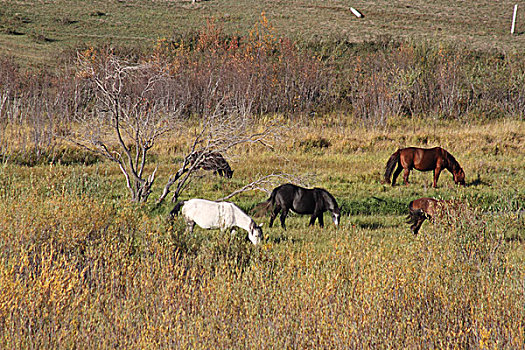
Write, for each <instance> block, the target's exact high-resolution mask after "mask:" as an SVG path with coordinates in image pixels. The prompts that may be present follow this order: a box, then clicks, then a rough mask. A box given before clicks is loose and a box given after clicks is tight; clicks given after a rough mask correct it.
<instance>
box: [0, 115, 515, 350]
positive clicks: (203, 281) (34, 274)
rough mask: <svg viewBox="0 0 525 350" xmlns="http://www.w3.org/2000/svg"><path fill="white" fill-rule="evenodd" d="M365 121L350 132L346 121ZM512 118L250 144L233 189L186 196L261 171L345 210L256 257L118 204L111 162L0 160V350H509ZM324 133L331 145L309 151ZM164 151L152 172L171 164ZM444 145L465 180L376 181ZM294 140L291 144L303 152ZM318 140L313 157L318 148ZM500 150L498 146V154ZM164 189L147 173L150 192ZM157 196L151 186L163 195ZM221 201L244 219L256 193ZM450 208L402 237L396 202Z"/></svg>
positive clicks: (205, 181)
mask: <svg viewBox="0 0 525 350" xmlns="http://www.w3.org/2000/svg"><path fill="white" fill-rule="evenodd" d="M358 125H359V124H358ZM523 130H525V129H524V127H523V122H519V121H512V120H510V121H508V120H502V121H497V122H489V123H471V124H469V125H465V124H463V123H458V122H443V121H433V120H426V121H425V123H421V122H420V121H415V120H399V119H393V120H391V122H390V123H389V124H388V125H387V126H385V127H384V128H377V129H374V130H370V129H368V128H364V127H360V126H357V127H356V126H354V125H353V123H352V120H351V119H350V118H349V117H341V116H332V117H327V118H324V119H319V120H316V121H315V122H311V121H296V122H294V123H290V129H289V131H288V132H287V133H286V135H285V136H286V140H287V141H286V142H282V143H279V144H278V145H276V146H275V148H274V149H273V150H271V151H269V150H265V149H264V148H259V147H256V146H251V147H244V148H243V149H241V150H238V152H236V155H235V156H233V157H232V158H231V159H230V161H231V165H232V167H233V169H234V170H235V174H234V177H233V179H231V180H227V179H223V178H218V177H216V176H214V175H212V174H211V173H206V172H204V171H202V170H201V171H199V172H198V174H197V179H196V180H194V181H193V182H192V184H191V185H190V187H189V188H188V190H187V192H186V193H185V194H184V195H183V197H184V198H191V197H194V196H198V197H204V198H210V199H216V198H220V197H222V196H224V195H226V194H229V193H230V192H232V191H233V190H235V189H238V188H240V187H242V185H243V184H245V183H247V182H250V181H252V180H253V179H254V177H257V176H258V175H261V174H267V173H271V172H275V171H276V170H277V171H282V172H287V173H293V174H300V175H303V179H305V182H306V183H307V184H308V185H311V186H313V185H315V186H321V187H325V188H327V189H328V190H329V191H331V192H332V193H333V194H334V195H335V197H336V198H337V200H338V202H339V204H340V205H341V206H342V208H343V209H342V210H343V214H342V223H341V225H340V227H339V228H338V229H336V228H335V227H334V226H333V225H332V224H331V222H330V220H329V217H328V214H325V222H326V223H327V224H326V227H325V228H324V229H320V228H319V227H318V226H315V227H313V228H309V227H308V226H307V224H308V217H304V216H302V217H301V216H298V215H291V216H290V217H289V218H288V220H287V226H288V230H287V231H283V230H282V229H281V228H280V227H279V225H277V226H274V227H273V228H268V227H267V225H268V218H267V217H262V218H256V220H257V221H258V222H266V226H265V227H264V235H265V241H264V242H263V243H262V244H260V245H259V246H256V247H254V246H252V245H251V243H250V242H249V241H247V240H246V237H245V236H244V235H242V234H240V235H238V236H236V237H232V238H230V236H229V233H228V232H225V233H221V232H219V231H205V230H201V229H196V232H195V234H194V235H187V234H185V233H184V223H183V221H182V219H181V218H180V217H178V218H176V220H175V221H174V222H173V223H170V222H168V221H167V220H166V215H167V212H168V211H169V210H170V209H171V204H169V203H165V204H164V205H163V206H161V207H160V208H154V205H153V204H143V205H139V204H134V203H130V202H129V201H128V200H127V198H128V193H127V191H126V188H125V185H124V181H123V179H122V176H121V174H120V173H119V170H118V169H117V167H116V165H114V164H113V163H111V162H107V161H100V162H97V163H94V164H92V165H88V166H86V165H59V164H54V165H49V164H43V165H37V166H33V167H26V166H17V165H12V164H9V163H7V164H5V165H3V166H2V168H1V172H0V183H1V186H0V197H1V201H0V231H1V236H0V240H1V245H0V246H1V250H0V259H1V274H0V285H1V286H2V291H3V293H2V295H1V296H0V298H1V299H0V315H1V317H0V327H1V328H0V329H1V331H0V334H1V336H2V343H3V344H4V346H5V347H6V348H20V347H22V348H43V347H45V348H49V347H82V348H84V347H97V348H98V347H104V348H109V347H116V346H118V347H124V348H137V347H141V348H149V347H155V348H173V347H176V348H217V347H220V348H223V347H229V348H246V347H249V348H253V347H263V348H275V347H278V348H285V347H286V348H288V347H290V348H314V347H315V348H319V347H320V348H347V347H351V348H371V347H379V348H400V347H401V348H406V347H410V348H421V347H423V348H427V347H430V348H434V347H443V348H453V347H459V348H508V349H511V348H519V347H521V346H522V345H523V344H524V341H525V339H524V332H523V330H524V326H525V325H524V323H523V322H524V321H523V320H525V308H524V305H525V285H524V281H525V265H524V263H523V261H524V258H525V255H524V251H523V243H522V242H523V240H524V239H525V233H524V227H525V218H524V215H523V202H524V199H525V193H524V188H525V182H524V180H523V179H524V176H525V169H524V167H523V163H524V161H525V159H524V154H525V149H524V148H525V143H524V138H525V132H524V131H523ZM319 138H323V139H324V140H325V142H324V143H322V144H325V145H326V144H328V146H327V147H321V148H320V147H315V145H318V144H320V143H319V142H317V143H316V142H313V141H315V140H319ZM184 141H185V140H180V139H177V140H174V139H173V140H170V139H167V140H165V141H164V142H166V144H165V145H160V146H159V147H158V148H157V149H156V151H155V156H156V159H157V163H158V164H159V173H164V174H166V173H167V172H168V171H169V168H170V167H173V166H174V165H173V160H174V159H175V158H176V156H177V154H176V152H175V154H174V153H172V152H170V151H168V150H169V147H167V145H168V144H175V143H184ZM437 144H439V145H442V146H443V147H446V148H447V149H448V150H449V151H450V152H452V154H454V155H456V158H457V159H458V161H459V162H460V163H461V165H462V166H463V168H464V169H465V172H466V175H467V186H466V187H465V188H460V187H456V186H455V185H454V184H453V181H452V176H451V174H449V173H448V172H445V173H443V175H442V177H441V178H440V181H439V187H438V188H437V189H433V188H431V181H432V179H431V177H432V175H431V174H430V173H421V172H415V173H413V174H412V175H411V182H412V183H411V184H410V185H409V186H403V185H402V186H396V187H394V188H392V187H389V186H386V185H383V184H381V183H380V181H381V178H382V172H383V168H384V164H385V162H386V159H387V158H388V156H389V155H390V154H391V153H392V152H393V151H394V150H395V149H396V148H397V147H399V146H403V145H420V146H432V145H437ZM301 145H302V146H301ZM312 145H314V146H312ZM498 150H499V151H498ZM163 180H165V179H163V178H161V177H159V179H158V181H159V182H160V183H162V181H163ZM159 187H160V184H159V186H157V188H156V190H157V191H160V188H159ZM267 196H268V195H267V194H266V193H264V192H262V191H249V192H245V193H243V194H241V195H239V196H237V197H234V198H233V201H234V202H236V203H237V204H238V205H239V206H241V207H242V208H244V209H246V210H247V211H249V210H250V209H251V208H253V207H254V204H255V203H258V202H261V201H263V200H265V199H266V198H267ZM420 196H434V197H439V198H446V199H458V200H460V201H462V202H463V203H464V206H462V207H461V208H460V209H457V210H454V211H452V212H450V213H448V214H447V215H446V216H445V217H443V218H441V219H438V220H436V222H435V223H433V224H432V223H429V222H426V223H424V224H423V227H422V230H421V233H420V234H419V235H418V236H413V235H412V233H411V232H410V230H409V227H408V225H407V224H406V223H405V222H404V219H405V215H406V211H407V204H408V202H409V201H410V200H412V199H415V198H417V197H420Z"/></svg>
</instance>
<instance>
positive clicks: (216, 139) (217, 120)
mask: <svg viewBox="0 0 525 350" xmlns="http://www.w3.org/2000/svg"><path fill="white" fill-rule="evenodd" d="M222 105H223V104H222V103H220V104H218V105H217V106H216V109H215V110H214V111H213V112H212V113H210V114H209V115H206V116H204V117H203V119H202V123H201V127H200V130H199V131H198V132H196V134H195V137H194V139H193V143H192V145H191V146H190V149H189V150H188V153H187V156H186V157H185V158H184V160H183V162H182V164H181V166H180V167H179V169H178V170H177V171H176V172H175V173H174V174H172V175H171V176H170V178H169V180H168V182H167V183H166V186H165V187H164V190H163V192H162V194H161V196H160V197H159V199H158V200H157V204H160V203H162V201H164V199H165V198H166V196H167V195H168V194H169V193H170V192H171V188H172V186H175V190H174V192H173V196H172V202H174V201H176V200H177V199H178V198H179V196H180V194H181V192H182V191H183V190H184V189H185V188H186V186H187V185H188V184H189V183H190V180H191V175H192V174H193V173H194V170H195V169H198V168H199V167H200V165H201V164H202V163H203V162H205V161H206V157H207V156H208V155H209V154H212V153H214V152H219V153H224V152H228V151H229V150H231V149H234V148H236V147H240V146H241V145H246V144H249V143H258V144H261V145H263V146H265V147H271V146H270V145H271V144H272V143H273V141H274V140H275V138H276V137H278V135H279V133H278V129H279V127H278V126H277V125H275V124H273V123H269V124H267V125H265V126H264V127H263V128H262V129H258V128H257V126H256V125H255V123H254V121H253V118H252V117H250V116H248V115H246V114H244V113H239V112H237V111H233V112H232V111H230V112H227V111H224V110H221V108H222Z"/></svg>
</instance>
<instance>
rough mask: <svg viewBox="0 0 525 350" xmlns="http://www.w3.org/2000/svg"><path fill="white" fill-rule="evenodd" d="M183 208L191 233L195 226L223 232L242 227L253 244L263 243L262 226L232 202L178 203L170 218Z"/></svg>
mask: <svg viewBox="0 0 525 350" xmlns="http://www.w3.org/2000/svg"><path fill="white" fill-rule="evenodd" d="M181 208H182V216H183V217H184V220H185V221H186V225H187V227H188V230H189V231H190V232H193V228H194V227H195V224H197V225H199V226H200V227H202V228H203V229H220V230H221V231H224V230H226V229H229V228H232V227H240V228H242V229H244V230H246V231H247V232H248V238H249V239H250V241H251V242H252V243H253V244H257V243H259V242H260V241H261V238H262V229H261V226H262V225H261V226H258V225H257V224H256V223H255V221H253V219H252V218H251V217H249V216H248V215H247V214H246V213H245V212H243V211H242V210H241V209H240V208H239V207H238V206H236V205H235V204H233V203H231V202H213V201H209V200H206V199H199V198H194V199H190V200H187V201H183V202H179V203H177V204H176V205H175V207H174V208H173V210H172V211H171V212H170V217H173V216H174V215H176V214H177V213H178V212H179V210H180V209H181ZM232 233H233V232H232Z"/></svg>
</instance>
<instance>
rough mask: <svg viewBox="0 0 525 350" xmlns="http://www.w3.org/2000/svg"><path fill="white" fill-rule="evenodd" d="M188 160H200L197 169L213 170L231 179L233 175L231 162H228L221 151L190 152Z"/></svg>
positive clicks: (192, 161)
mask: <svg viewBox="0 0 525 350" xmlns="http://www.w3.org/2000/svg"><path fill="white" fill-rule="evenodd" d="M188 161H189V162H190V164H193V163H195V162H198V164H197V165H196V166H195V169H203V170H212V171H213V174H219V175H220V176H223V177H226V178H228V179H231V178H232V176H233V170H232V168H231V167H230V164H228V162H227V161H226V159H224V157H223V156H222V154H220V153H219V152H204V151H198V152H195V153H192V154H190V155H189V156H188Z"/></svg>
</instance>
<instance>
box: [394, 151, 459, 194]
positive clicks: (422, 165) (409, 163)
mask: <svg viewBox="0 0 525 350" xmlns="http://www.w3.org/2000/svg"><path fill="white" fill-rule="evenodd" d="M396 165H397V169H396V171H395V172H394V176H393V177H392V186H394V185H395V184H396V178H397V177H398V176H399V174H400V173H401V170H403V169H405V172H404V174H403V179H404V180H405V185H407V184H408V175H410V170H412V169H416V170H420V171H430V170H434V184H433V187H437V181H438V178H439V174H440V173H441V171H442V170H443V169H447V170H448V171H450V172H451V173H452V175H454V182H455V183H456V184H461V185H463V186H465V172H464V171H463V169H462V168H461V166H460V165H459V163H458V162H457V160H456V159H455V158H454V156H452V155H451V154H450V153H448V152H447V151H446V150H444V149H443V148H441V147H434V148H418V147H409V148H401V149H398V150H397V151H396V152H395V153H394V154H392V155H391V156H390V159H388V162H387V163H386V168H385V182H386V183H390V176H391V175H392V172H393V171H394V168H395V167H396Z"/></svg>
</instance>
